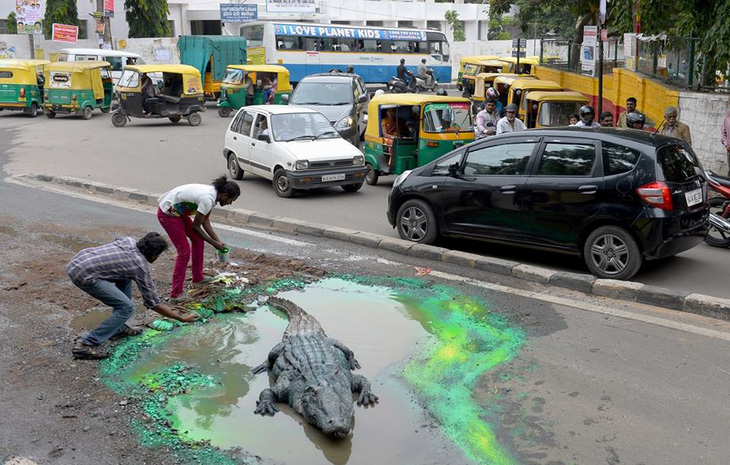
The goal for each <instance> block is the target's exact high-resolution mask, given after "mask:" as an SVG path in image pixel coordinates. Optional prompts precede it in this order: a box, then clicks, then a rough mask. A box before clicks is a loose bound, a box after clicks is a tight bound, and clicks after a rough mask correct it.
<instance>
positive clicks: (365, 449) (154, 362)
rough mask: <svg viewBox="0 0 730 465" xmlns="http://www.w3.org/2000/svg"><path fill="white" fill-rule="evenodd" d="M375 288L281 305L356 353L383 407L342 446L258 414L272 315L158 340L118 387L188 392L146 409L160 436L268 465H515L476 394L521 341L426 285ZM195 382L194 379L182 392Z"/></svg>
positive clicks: (228, 320) (311, 295)
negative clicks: (160, 426) (496, 462)
mask: <svg viewBox="0 0 730 465" xmlns="http://www.w3.org/2000/svg"><path fill="white" fill-rule="evenodd" d="M373 284H374V283H373V282H365V280H358V279H348V280H343V279H332V278H330V279H324V280H322V281H318V282H315V283H313V284H309V285H307V286H305V287H304V288H302V289H297V290H289V291H285V292H280V293H278V294H277V297H282V298H285V299H288V300H291V301H292V302H294V303H296V304H298V305H299V306H300V307H302V309H304V310H305V311H306V312H307V313H309V314H310V315H312V316H314V317H315V318H316V319H317V320H318V321H319V323H320V324H321V326H322V328H324V330H325V332H326V333H327V335H328V336H329V337H332V338H335V339H338V340H340V341H342V342H344V343H345V344H346V345H347V346H348V347H350V348H351V349H352V350H353V351H354V352H355V356H356V358H357V359H358V361H359V362H360V365H361V366H362V368H361V369H360V370H356V371H355V373H358V374H362V375H364V376H366V377H367V378H368V379H369V380H370V382H371V383H372V390H373V392H374V393H375V394H376V395H378V396H379V398H380V401H379V403H378V404H377V405H376V406H374V407H368V408H363V407H355V417H354V423H353V424H354V426H353V430H352V433H351V434H350V435H349V436H348V437H347V438H345V439H343V440H332V439H329V438H327V437H325V436H324V435H323V434H322V433H320V432H319V431H318V430H316V429H314V428H313V427H311V426H310V425H308V424H307V423H306V422H305V421H304V419H303V418H302V417H301V416H300V415H299V414H298V413H296V412H294V411H293V410H292V409H291V408H289V407H288V406H287V405H286V404H282V403H279V404H277V406H278V407H279V408H280V409H281V411H280V412H279V413H277V414H276V415H275V416H273V417H261V416H259V415H255V414H254V413H253V411H254V409H255V408H256V400H257V399H258V396H259V393H260V392H261V391H262V390H263V389H265V388H267V387H269V386H270V380H269V377H268V376H267V375H266V374H261V375H257V376H255V375H253V374H252V372H251V369H252V368H253V367H255V366H257V365H259V364H260V363H261V362H263V361H264V360H265V359H266V357H267V355H268V353H269V351H270V350H271V349H272V348H273V347H274V346H275V345H276V344H278V343H279V342H280V341H281V338H282V335H283V333H284V330H285V329H286V326H287V324H288V320H287V319H286V317H285V316H284V315H283V314H281V313H279V312H278V311H276V310H273V309H272V308H270V307H269V306H266V305H263V306H261V307H260V308H258V309H257V310H255V311H252V312H248V313H227V314H219V315H217V316H216V317H215V318H213V319H211V320H210V321H209V322H207V323H205V324H196V325H192V326H187V327H184V328H180V329H178V330H176V331H174V332H172V333H169V334H164V335H162V337H157V338H156V340H155V342H154V343H153V344H149V345H147V346H145V347H143V348H141V349H140V350H139V353H138V354H136V356H134V357H132V359H133V361H132V362H131V363H127V364H125V365H124V366H123V367H122V369H121V370H120V371H116V372H115V373H114V376H113V377H114V378H115V379H117V380H118V381H116V382H115V383H117V385H119V383H122V384H123V385H126V386H143V387H145V388H147V389H149V391H150V392H153V391H155V390H156V389H158V388H159V387H161V386H160V385H161V384H164V383H169V382H171V383H172V384H175V383H178V382H179V383H181V386H183V385H184V386H185V387H181V388H180V389H178V390H177V391H176V392H175V393H174V394H175V395H169V392H168V395H158V396H157V398H156V400H155V402H156V403H155V402H153V403H149V401H148V403H147V404H146V407H145V409H146V410H147V411H148V414H149V415H150V416H151V417H153V418H156V419H157V420H160V419H162V420H163V423H164V424H166V425H168V426H169V431H165V432H162V433H158V435H162V436H165V435H166V434H172V435H174V436H176V437H177V438H179V439H180V440H181V441H182V443H190V444H196V443H197V444H200V442H201V441H202V442H203V443H207V441H209V443H210V445H212V446H217V447H219V448H221V449H223V450H231V449H237V450H240V451H245V452H246V453H248V454H251V455H256V456H259V457H262V458H263V459H264V461H265V462H274V463H297V464H320V463H332V464H372V463H384V464H385V463H399V464H424V463H440V464H466V463H475V462H480V461H482V459H483V458H484V459H489V458H490V457H491V458H495V457H498V456H504V457H508V456H509V454H508V453H507V452H506V451H504V450H502V449H501V447H500V446H499V445H498V444H496V440H495V439H494V435H493V433H492V432H491V430H490V428H489V425H486V424H484V423H483V422H482V420H481V419H480V418H479V414H480V409H479V408H478V407H477V406H476V405H475V404H474V402H473V401H472V400H470V399H471V387H472V386H473V383H474V380H475V379H476V378H477V377H478V376H479V375H480V374H482V373H484V371H486V370H488V369H490V367H494V366H496V365H497V364H500V363H503V362H504V361H506V360H508V359H509V358H511V357H512V356H513V355H514V354H515V352H516V350H517V348H518V347H519V345H520V343H521V338H522V336H521V333H520V332H519V331H518V330H513V329H510V328H508V327H507V326H505V325H504V322H503V321H501V320H500V319H497V320H495V321H489V320H488V319H485V318H487V317H489V315H490V312H488V311H487V310H486V309H485V308H484V305H483V304H481V303H479V302H477V301H474V300H471V299H468V298H467V299H466V300H464V299H465V298H464V297H463V296H460V294H459V293H458V291H456V290H453V289H451V290H449V289H450V288H445V287H444V288H433V289H429V288H427V287H424V286H423V283H422V282H420V281H413V282H411V283H408V284H406V283H403V282H401V283H400V284H399V285H398V286H396V287H389V286H384V285H373ZM377 284H379V283H377ZM150 334H152V335H154V333H150ZM120 350H121V348H120ZM130 357H131V356H130ZM474 363H476V366H473V365H474ZM470 364H471V365H470ZM180 367H185V368H184V369H182V368H180ZM160 373H163V375H151V374H160ZM190 373H194V375H195V380H194V381H192V382H190V383H189V384H186V383H188V381H187V378H191V376H190ZM462 397H465V398H462ZM487 449H488V451H487ZM485 452H489V453H490V454H492V455H491V456H489V454H487V455H486V456H485V455H484V453H485ZM503 463H508V462H503Z"/></svg>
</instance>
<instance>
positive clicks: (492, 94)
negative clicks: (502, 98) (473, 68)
mask: <svg viewBox="0 0 730 465" xmlns="http://www.w3.org/2000/svg"><path fill="white" fill-rule="evenodd" d="M484 97H485V98H486V99H487V101H490V100H491V101H493V102H496V101H497V100H499V92H498V91H497V89H495V88H494V87H490V88H489V89H487V90H486V92H484Z"/></svg>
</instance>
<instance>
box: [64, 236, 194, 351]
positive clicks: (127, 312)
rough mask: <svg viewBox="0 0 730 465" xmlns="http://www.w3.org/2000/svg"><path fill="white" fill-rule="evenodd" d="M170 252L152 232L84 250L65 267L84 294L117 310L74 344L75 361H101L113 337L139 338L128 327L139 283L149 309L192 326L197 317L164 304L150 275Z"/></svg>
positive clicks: (122, 238) (133, 330)
mask: <svg viewBox="0 0 730 465" xmlns="http://www.w3.org/2000/svg"><path fill="white" fill-rule="evenodd" d="M165 250H167V241H166V240H165V239H164V238H163V237H162V236H161V235H159V234H158V233H155V232H151V233H148V234H147V235H146V236H144V237H143V238H142V239H140V240H139V241H138V240H136V239H134V238H133V237H121V238H117V239H116V240H114V242H111V243H109V244H104V245H101V246H99V247H92V248H88V249H84V250H82V251H81V252H79V253H77V254H76V255H75V256H74V258H73V259H72V260H71V261H70V262H69V264H68V265H66V272H67V273H68V276H69V278H71V281H72V282H73V283H74V284H75V285H76V286H77V287H78V288H79V289H81V290H82V291H84V292H86V293H87V294H89V295H91V296H93V297H95V298H97V299H99V300H100V301H102V302H103V303H105V304H106V305H109V306H110V307H112V308H113V309H114V311H113V312H112V314H111V316H110V317H109V318H107V319H106V320H104V321H103V322H102V323H101V325H100V326H99V327H98V328H96V329H95V330H94V331H92V332H90V333H89V334H88V335H87V336H86V337H84V338H81V339H79V340H77V341H76V343H75V344H74V347H73V350H72V353H73V355H74V357H75V358H85V359H101V358H106V357H108V356H109V354H108V353H107V352H106V351H102V350H100V349H99V346H100V345H101V344H102V343H104V342H105V341H106V340H108V339H110V338H112V337H115V338H116V337H125V336H136V335H138V334H140V333H141V332H142V330H139V329H133V328H130V327H129V326H127V325H126V322H127V320H129V318H131V317H132V315H133V314H134V309H135V308H134V303H133V302H132V282H133V281H134V282H135V283H137V287H138V288H139V291H140V292H141V293H142V299H143V300H144V304H145V306H146V307H147V308H150V309H152V310H154V311H155V312H157V313H159V314H160V315H163V316H166V317H168V318H174V319H176V320H178V321H182V322H184V323H192V322H193V321H195V319H196V318H197V316H196V315H191V314H187V315H181V314H180V313H178V312H177V311H176V310H175V309H173V308H172V307H170V306H169V305H166V304H164V303H162V301H161V300H160V297H159V296H158V295H157V290H156V289H155V284H154V282H152V276H151V275H150V266H149V264H150V263H153V262H154V261H155V260H157V258H158V257H159V256H160V254H162V252H164V251H165Z"/></svg>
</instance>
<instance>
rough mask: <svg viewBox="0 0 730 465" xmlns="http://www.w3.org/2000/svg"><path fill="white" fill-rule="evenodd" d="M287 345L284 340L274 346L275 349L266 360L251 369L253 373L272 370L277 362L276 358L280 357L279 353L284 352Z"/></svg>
mask: <svg viewBox="0 0 730 465" xmlns="http://www.w3.org/2000/svg"><path fill="white" fill-rule="evenodd" d="M285 347H286V344H285V343H284V342H280V343H278V344H276V345H275V346H274V348H273V349H271V351H270V352H269V356H268V357H267V358H266V361H265V362H264V363H262V364H261V365H259V366H256V367H254V368H253V369H252V370H251V373H253V374H255V375H258V374H259V373H263V372H265V371H267V370H270V369H271V367H273V366H274V362H276V359H277V358H279V355H281V353H282V352H284V348H285Z"/></svg>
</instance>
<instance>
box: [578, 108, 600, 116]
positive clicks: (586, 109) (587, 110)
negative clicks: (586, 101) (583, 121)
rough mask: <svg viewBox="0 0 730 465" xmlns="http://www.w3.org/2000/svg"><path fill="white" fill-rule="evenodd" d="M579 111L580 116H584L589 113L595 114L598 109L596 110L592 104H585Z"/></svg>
mask: <svg viewBox="0 0 730 465" xmlns="http://www.w3.org/2000/svg"><path fill="white" fill-rule="evenodd" d="M578 113H579V114H580V117H581V118H583V117H584V116H587V115H594V116H595V114H596V110H594V109H593V107H592V106H590V105H583V106H582V107H580V111H578Z"/></svg>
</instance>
